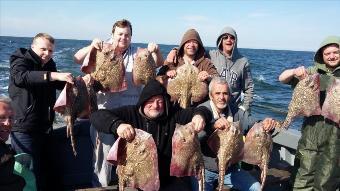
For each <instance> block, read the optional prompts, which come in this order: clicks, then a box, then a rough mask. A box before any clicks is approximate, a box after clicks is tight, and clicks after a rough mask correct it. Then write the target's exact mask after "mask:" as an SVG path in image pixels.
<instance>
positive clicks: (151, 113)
mask: <svg viewBox="0 0 340 191" xmlns="http://www.w3.org/2000/svg"><path fill="white" fill-rule="evenodd" d="M143 112H144V114H145V115H146V116H147V117H149V118H151V119H154V118H157V117H159V116H161V115H162V114H163V113H164V99H163V96H161V95H157V96H153V97H151V98H150V99H148V100H147V101H146V102H145V103H144V107H143Z"/></svg>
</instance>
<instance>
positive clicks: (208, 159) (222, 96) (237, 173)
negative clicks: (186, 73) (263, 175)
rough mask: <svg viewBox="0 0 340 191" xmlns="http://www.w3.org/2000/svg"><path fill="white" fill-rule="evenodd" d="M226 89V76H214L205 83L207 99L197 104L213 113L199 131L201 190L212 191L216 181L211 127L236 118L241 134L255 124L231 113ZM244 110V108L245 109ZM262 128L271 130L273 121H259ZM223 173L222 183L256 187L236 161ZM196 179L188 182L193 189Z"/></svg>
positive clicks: (226, 124)
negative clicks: (203, 174)
mask: <svg viewBox="0 0 340 191" xmlns="http://www.w3.org/2000/svg"><path fill="white" fill-rule="evenodd" d="M230 96H231V94H230V89H229V86H228V82H227V81H226V79H224V78H221V77H214V78H213V79H212V80H211V82H210V84H209V97H210V100H208V101H206V102H204V103H202V104H201V105H200V106H206V107H207V108H208V109H209V110H210V111H211V113H212V114H213V119H212V120H211V123H210V124H209V123H208V124H207V126H206V128H205V129H204V131H202V132H201V133H199V138H200V141H201V147H202V153H203V155H204V156H203V159H204V164H205V168H206V169H205V190H206V191H212V190H214V187H215V185H216V183H217V180H218V167H217V164H216V155H215V154H213V152H212V151H211V149H210V148H209V147H208V144H207V139H208V138H209V136H210V135H211V134H212V133H213V132H214V130H215V129H224V128H228V127H230V124H229V123H230V122H233V121H240V126H241V127H242V129H243V134H245V133H246V132H248V130H249V129H250V128H251V127H252V126H253V125H254V124H255V122H256V120H255V119H254V118H252V117H251V116H250V115H248V114H247V113H244V112H243V111H241V110H238V112H235V111H234V110H235V108H232V107H230V106H229V105H228V104H229V100H230ZM246 112H247V111H246ZM263 124H264V130H265V131H271V130H272V129H274V125H275V121H274V120H273V119H271V118H266V119H264V120H263ZM225 174H226V175H225V176H224V185H226V186H228V187H231V188H233V189H237V190H241V191H246V190H247V191H248V190H251V191H257V190H260V188H261V185H260V183H259V182H258V181H257V180H256V179H255V178H254V177H253V176H252V175H250V174H249V173H248V172H247V171H245V170H243V169H241V168H239V166H238V165H237V164H234V165H231V166H230V167H228V170H227V171H226V173H225ZM196 182H197V181H192V184H193V187H194V190H197V185H196ZM195 188H196V189H195Z"/></svg>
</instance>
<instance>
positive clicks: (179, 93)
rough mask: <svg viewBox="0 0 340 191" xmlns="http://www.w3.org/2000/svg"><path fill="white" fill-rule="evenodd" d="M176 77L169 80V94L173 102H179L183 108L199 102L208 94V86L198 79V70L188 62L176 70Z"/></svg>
mask: <svg viewBox="0 0 340 191" xmlns="http://www.w3.org/2000/svg"><path fill="white" fill-rule="evenodd" d="M176 73H177V75H176V77H175V78H174V79H173V80H169V82H168V85H167V92H168V93H169V95H170V96H171V99H172V100H173V101H178V102H179V104H180V106H181V107H182V108H187V107H189V106H190V104H191V102H199V101H201V100H203V99H204V98H205V96H206V95H207V94H208V88H207V85H206V84H205V83H204V82H201V81H200V80H199V79H198V68H197V67H195V66H193V65H192V64H190V63H189V62H186V63H185V64H183V65H182V66H180V67H178V68H177V69H176Z"/></svg>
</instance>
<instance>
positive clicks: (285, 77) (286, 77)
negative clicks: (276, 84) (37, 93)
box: [279, 69, 295, 84]
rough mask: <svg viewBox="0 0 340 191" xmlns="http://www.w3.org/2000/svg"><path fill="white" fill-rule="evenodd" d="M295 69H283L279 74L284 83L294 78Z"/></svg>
mask: <svg viewBox="0 0 340 191" xmlns="http://www.w3.org/2000/svg"><path fill="white" fill-rule="evenodd" d="M294 70H295V69H288V70H285V71H283V72H282V73H281V74H280V76H279V81H280V82H281V83H284V84H286V83H288V82H289V81H290V80H292V79H293V77H294V75H295V74H294Z"/></svg>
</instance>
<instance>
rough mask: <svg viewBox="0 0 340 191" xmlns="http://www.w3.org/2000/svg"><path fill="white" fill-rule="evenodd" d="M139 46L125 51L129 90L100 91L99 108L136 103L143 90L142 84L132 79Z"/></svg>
mask: <svg viewBox="0 0 340 191" xmlns="http://www.w3.org/2000/svg"><path fill="white" fill-rule="evenodd" d="M136 52H137V47H134V46H132V45H130V46H129V48H128V49H127V51H126V52H125V53H124V55H123V58H124V66H125V79H126V81H127V90H124V91H121V92H98V93H97V103H98V109H113V108H117V107H120V106H124V105H135V104H136V103H137V101H138V98H139V95H140V93H141V91H142V86H135V85H134V84H133V81H132V67H133V56H134V54H135V53H136Z"/></svg>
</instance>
